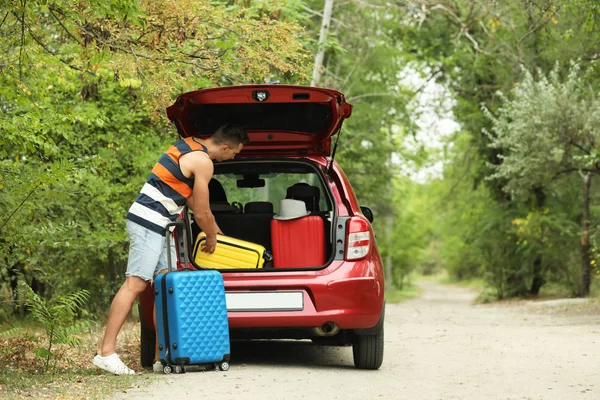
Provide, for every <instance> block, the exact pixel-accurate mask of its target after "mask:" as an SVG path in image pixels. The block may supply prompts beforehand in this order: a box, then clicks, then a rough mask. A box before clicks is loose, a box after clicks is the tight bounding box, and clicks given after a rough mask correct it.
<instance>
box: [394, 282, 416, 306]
mask: <svg viewBox="0 0 600 400" xmlns="http://www.w3.org/2000/svg"><path fill="white" fill-rule="evenodd" d="M421 293H422V290H421V288H420V287H418V286H416V285H413V284H412V283H406V284H405V285H404V288H402V290H400V289H392V290H388V291H386V292H385V301H386V302H387V303H388V304H397V303H402V302H404V301H407V300H411V299H414V298H417V297H419V296H420V295H421Z"/></svg>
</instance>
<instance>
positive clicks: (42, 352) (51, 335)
mask: <svg viewBox="0 0 600 400" xmlns="http://www.w3.org/2000/svg"><path fill="white" fill-rule="evenodd" d="M21 287H22V288H23V290H24V291H25V293H26V301H25V304H26V305H27V307H29V310H30V312H31V315H32V316H33V318H34V319H35V320H36V321H37V322H39V323H40V324H41V325H42V326H43V327H44V331H45V333H46V346H45V347H38V348H36V349H34V351H35V355H36V356H37V357H41V358H43V359H45V360H46V371H47V370H48V367H49V363H50V359H51V358H53V357H54V353H53V352H52V349H53V346H55V345H56V344H66V345H69V346H75V345H78V344H80V343H81V340H80V338H79V337H77V336H76V335H77V334H78V333H80V332H81V331H83V330H85V329H86V328H89V322H87V321H78V322H75V319H76V317H77V316H78V312H79V310H80V308H81V307H82V306H83V305H84V304H85V303H86V301H87V300H88V299H89V292H88V291H87V290H79V291H77V292H75V293H72V294H69V295H61V296H56V297H53V298H52V299H51V300H49V301H46V300H44V299H42V298H41V297H40V296H39V295H38V294H37V293H35V292H34V291H33V289H31V287H30V286H29V285H27V284H26V283H23V284H22V285H21Z"/></svg>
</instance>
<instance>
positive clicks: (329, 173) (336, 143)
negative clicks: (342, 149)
mask: <svg viewBox="0 0 600 400" xmlns="http://www.w3.org/2000/svg"><path fill="white" fill-rule="evenodd" d="M340 136H342V128H341V127H340V130H339V131H338V135H337V137H336V138H335V143H334V144H333V151H332V152H331V160H330V161H329V166H328V167H326V169H325V172H326V173H327V175H329V179H330V180H331V179H333V160H334V159H335V151H336V150H337V146H338V142H339V141H340Z"/></svg>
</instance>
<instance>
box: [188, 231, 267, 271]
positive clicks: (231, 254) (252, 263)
mask: <svg viewBox="0 0 600 400" xmlns="http://www.w3.org/2000/svg"><path fill="white" fill-rule="evenodd" d="M205 240H206V234H205V233H204V232H200V233H199V234H198V237H197V238H196V243H195V244H194V252H193V254H194V262H195V263H196V265H198V266H199V267H202V268H210V269H250V268H253V269H254V268H262V267H263V265H264V262H265V257H264V255H265V248H264V247H263V246H261V245H260V244H256V243H252V242H247V241H245V240H240V239H236V238H232V237H229V236H225V235H217V247H216V249H215V251H214V253H212V254H209V253H205V252H203V251H202V250H201V246H202V245H203V243H204V241H205Z"/></svg>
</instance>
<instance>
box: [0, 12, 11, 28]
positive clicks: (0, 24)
mask: <svg viewBox="0 0 600 400" xmlns="http://www.w3.org/2000/svg"><path fill="white" fill-rule="evenodd" d="M8 14H10V11H8V12H7V13H6V14H4V18H2V22H0V28H2V25H4V22H6V18H7V17H8Z"/></svg>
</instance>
